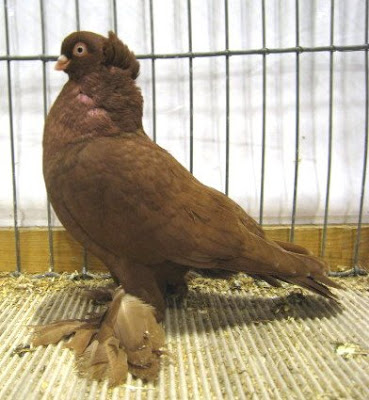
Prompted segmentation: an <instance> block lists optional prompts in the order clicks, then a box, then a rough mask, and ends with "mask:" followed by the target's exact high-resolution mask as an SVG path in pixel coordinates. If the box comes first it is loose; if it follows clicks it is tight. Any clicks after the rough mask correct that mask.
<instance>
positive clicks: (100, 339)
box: [32, 288, 165, 386]
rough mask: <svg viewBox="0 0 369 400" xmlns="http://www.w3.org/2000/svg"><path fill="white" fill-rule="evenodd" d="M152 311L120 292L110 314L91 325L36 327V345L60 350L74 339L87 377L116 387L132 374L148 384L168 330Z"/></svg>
mask: <svg viewBox="0 0 369 400" xmlns="http://www.w3.org/2000/svg"><path fill="white" fill-rule="evenodd" d="M154 315H155V313H154V309H153V307H151V306H149V305H147V304H145V303H144V302H142V301H141V300H140V299H138V298H137V297H134V296H131V295H129V294H126V293H125V292H124V290H123V289H122V288H118V289H117V290H116V291H115V293H114V297H113V300H112V302H111V303H110V305H109V307H108V309H107V311H106V312H105V313H104V314H103V315H102V316H100V317H96V318H91V319H88V320H66V321H60V322H54V323H52V324H50V325H45V326H36V327H35V331H34V338H33V341H32V342H33V345H34V346H39V345H47V344H55V343H57V342H59V341H60V340H61V339H63V338H68V337H71V339H70V341H69V342H68V343H66V347H68V348H70V349H73V350H74V352H75V356H76V361H77V367H78V370H79V372H80V374H81V375H82V376H88V377H90V378H92V379H97V380H101V379H104V378H107V379H108V380H109V384H110V385H111V386H116V385H118V384H120V383H123V382H124V381H125V380H126V378H127V373H128V371H130V372H131V373H132V375H134V376H136V377H139V378H141V379H145V380H153V379H155V378H157V376H158V373H159V369H160V356H161V354H162V351H161V349H162V347H163V346H164V341H165V336H164V330H163V328H162V327H161V325H159V324H158V323H157V321H156V319H155V316H154Z"/></svg>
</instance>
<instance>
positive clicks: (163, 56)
mask: <svg viewBox="0 0 369 400" xmlns="http://www.w3.org/2000/svg"><path fill="white" fill-rule="evenodd" d="M150 1H152V0H150ZM151 47H152V45H151ZM366 50H369V44H359V45H347V46H336V45H332V46H317V47H304V46H299V47H282V48H261V49H249V50H220V51H196V52H182V53H167V54H159V53H158V54H155V53H154V51H153V50H152V52H151V54H136V58H137V59H139V60H158V59H171V58H189V57H191V58H198V57H224V56H230V57H231V56H247V55H257V54H266V55H269V54H288V53H300V54H301V53H324V52H331V53H334V52H347V51H366ZM58 57H59V56H54V55H43V54H38V55H31V56H28V55H25V56H18V55H14V56H10V55H9V54H7V55H2V56H0V61H37V60H40V61H43V60H45V61H56V60H57V58H58Z"/></svg>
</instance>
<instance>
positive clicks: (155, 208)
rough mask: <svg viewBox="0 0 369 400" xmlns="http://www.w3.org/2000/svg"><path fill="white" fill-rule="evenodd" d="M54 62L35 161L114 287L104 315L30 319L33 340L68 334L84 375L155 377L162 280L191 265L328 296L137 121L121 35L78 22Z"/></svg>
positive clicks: (317, 267) (302, 254) (321, 267)
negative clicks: (58, 79)
mask: <svg viewBox="0 0 369 400" xmlns="http://www.w3.org/2000/svg"><path fill="white" fill-rule="evenodd" d="M61 53H62V55H61V56H60V57H59V58H58V61H57V64H56V69H57V70H62V71H64V72H66V73H67V74H68V76H69V80H68V82H67V83H66V84H65V86H64V87H63V90H62V91H61V93H60V94H59V96H58V98H57V100H56V101H55V103H54V105H53V106H52V108H51V110H50V113H49V115H48V117H47V120H46V124H45V132H44V140H43V147H44V158H43V168H44V176H45V182H46V187H47V192H48V195H49V198H50V201H51V203H52V205H53V207H54V210H55V212H56V214H57V215H58V217H59V219H60V221H61V222H62V223H63V225H64V226H65V228H66V229H67V230H68V231H69V232H70V233H71V234H72V235H73V236H74V238H75V239H76V240H78V241H79V242H80V243H81V244H82V245H83V246H85V247H86V248H87V249H88V250H89V251H90V252H91V253H93V254H94V255H96V256H97V257H99V258H100V259H101V260H102V261H103V262H104V263H105V264H106V266H107V267H108V268H109V270H110V272H111V274H112V276H113V278H114V280H115V281H116V283H118V285H120V286H119V287H118V289H117V290H116V291H115V292H113V294H112V302H111V303H110V305H109V306H108V310H107V311H106V312H105V314H104V315H102V316H101V317H98V318H93V319H90V320H69V321H64V322H56V323H54V324H52V325H49V326H46V327H38V328H36V335H35V341H34V343H35V344H47V343H55V342H57V341H58V340H60V339H61V338H63V337H68V336H72V335H74V336H72V338H71V341H70V342H69V344H68V345H69V347H71V348H73V349H74V350H75V352H76V356H77V357H78V365H79V367H80V370H81V371H82V372H84V373H86V374H87V375H89V376H90V377H92V378H96V379H101V378H103V377H107V378H108V379H109V380H110V383H111V384H112V385H115V384H118V383H120V382H122V381H124V379H125V377H126V374H127V369H130V370H131V371H132V373H133V374H134V375H136V376H139V377H143V378H145V379H153V378H155V377H156V376H157V374H158V371H159V357H160V354H161V348H162V347H163V345H164V334H163V329H162V327H161V325H160V324H159V323H160V321H161V320H162V319H163V314H164V310H165V302H164V294H165V292H166V290H167V289H168V288H177V289H181V288H183V287H184V286H185V280H184V279H185V274H186V272H187V271H188V269H190V268H195V269H207V270H212V269H213V270H219V269H220V270H228V271H234V272H240V271H242V272H244V273H247V274H249V275H251V276H253V277H256V278H261V279H264V280H265V281H267V282H269V283H270V284H272V285H274V286H278V285H279V281H285V282H290V283H293V284H297V285H300V286H302V287H304V288H306V289H309V290H311V291H313V292H315V293H318V294H320V295H323V296H325V297H328V298H333V297H334V295H333V294H332V292H331V291H330V290H329V289H328V287H327V286H332V287H338V285H337V284H335V283H334V282H332V281H331V280H330V279H329V278H328V277H327V276H326V264H325V262H324V261H323V260H320V259H318V258H316V257H314V256H312V255H311V254H310V253H309V251H307V250H306V249H304V248H302V247H299V246H297V245H294V244H291V243H280V242H274V241H271V240H269V239H267V238H266V237H265V235H264V232H263V230H262V228H261V227H260V226H259V225H258V224H257V223H256V222H255V221H254V220H253V219H252V218H251V217H250V216H249V215H247V214H246V212H245V211H244V210H243V209H242V208H241V207H239V206H238V205H237V204H236V203H235V202H234V201H232V200H231V199H230V198H228V197H227V196H225V195H224V194H222V193H220V192H219V191H217V190H215V189H212V188H210V187H208V186H205V185H203V184H202V183H200V182H199V181H198V180H197V179H196V178H195V177H194V176H193V175H192V174H191V173H190V172H189V171H187V170H186V169H185V168H184V167H183V166H182V165H181V164H180V163H179V162H178V161H176V159H174V158H173V157H172V156H171V155H170V154H169V153H168V152H167V151H165V150H164V149H162V148H161V147H160V146H158V145H157V144H156V143H154V142H153V141H152V140H151V139H150V138H149V137H148V136H147V135H146V134H145V132H144V130H143V126H142V106H143V100H142V96H141V92H140V89H139V88H138V87H137V86H136V82H135V81H136V78H137V76H138V74H139V63H138V61H137V60H136V58H135V56H134V54H133V53H132V52H131V51H130V50H129V49H128V47H127V46H126V45H124V44H123V43H122V42H121V41H120V40H119V39H118V38H117V36H116V35H115V34H114V33H112V32H110V33H109V37H108V38H105V37H103V36H100V35H97V34H95V33H91V32H76V33H72V34H71V35H69V36H68V37H67V38H66V39H65V40H64V42H63V44H62V48H61Z"/></svg>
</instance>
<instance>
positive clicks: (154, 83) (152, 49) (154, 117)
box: [146, 0, 156, 142]
mask: <svg viewBox="0 0 369 400" xmlns="http://www.w3.org/2000/svg"><path fill="white" fill-rule="evenodd" d="M150 37H151V53H152V54H155V37H154V8H153V0H150ZM146 58H149V59H151V90H152V135H153V140H154V142H156V71H155V58H156V57H155V58H154V57H146Z"/></svg>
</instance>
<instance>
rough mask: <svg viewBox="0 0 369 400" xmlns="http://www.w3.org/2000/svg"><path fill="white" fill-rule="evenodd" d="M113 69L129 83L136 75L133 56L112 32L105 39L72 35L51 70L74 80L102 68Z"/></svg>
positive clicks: (79, 33)
mask: <svg viewBox="0 0 369 400" xmlns="http://www.w3.org/2000/svg"><path fill="white" fill-rule="evenodd" d="M109 66H110V67H117V68H120V69H122V70H124V71H127V72H128V74H129V75H130V77H131V78H132V79H136V78H137V76H138V74H139V69H140V65H139V63H138V61H137V60H136V57H135V55H134V53H133V52H131V51H130V50H129V49H128V47H127V46H126V45H125V44H123V43H122V42H121V41H120V40H119V39H118V37H117V35H116V34H115V33H113V32H109V36H108V38H106V37H104V36H101V35H98V34H96V33H93V32H86V31H81V32H74V33H71V34H70V35H69V36H67V37H66V38H65V39H64V41H63V43H62V47H61V55H60V56H59V58H58V60H57V63H56V65H55V69H56V70H58V71H64V72H66V73H67V74H68V75H69V77H70V78H75V79H78V78H80V77H82V76H83V75H86V74H88V73H90V72H94V71H99V70H101V68H103V67H109Z"/></svg>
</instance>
